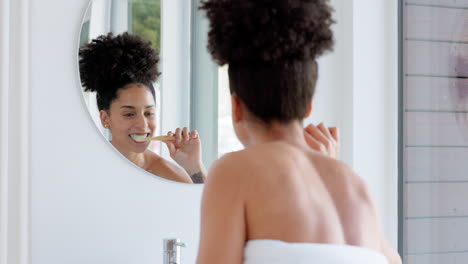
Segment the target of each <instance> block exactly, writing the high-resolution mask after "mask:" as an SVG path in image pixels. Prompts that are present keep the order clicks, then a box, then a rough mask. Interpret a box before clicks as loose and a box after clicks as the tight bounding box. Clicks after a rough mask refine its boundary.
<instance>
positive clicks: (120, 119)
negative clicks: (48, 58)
mask: <svg viewBox="0 0 468 264" xmlns="http://www.w3.org/2000/svg"><path fill="white" fill-rule="evenodd" d="M171 2H172V3H171ZM171 5H174V2H173V1H169V2H168V7H167V8H169V9H170V10H173V11H172V12H180V8H177V7H176V6H172V7H171ZM186 10H187V11H190V8H188V9H187V8H186ZM161 14H162V10H161V0H93V1H91V2H90V4H89V7H88V9H87V11H86V13H85V15H84V18H83V22H82V28H81V33H80V47H79V51H78V52H79V70H80V72H79V74H80V80H81V85H82V87H81V88H82V91H83V98H84V101H85V104H86V106H87V108H88V110H89V113H90V115H91V117H92V119H93V121H94V123H95V124H96V126H97V128H98V129H99V131H100V132H101V134H102V135H103V136H104V137H105V139H106V140H107V141H108V142H109V143H110V145H111V146H112V147H113V148H114V149H115V150H116V151H118V152H119V153H120V154H122V155H123V156H124V157H125V158H126V159H128V160H129V161H130V162H132V163H133V164H135V165H136V166H138V167H139V168H142V169H144V170H145V171H147V172H149V173H152V174H154V175H156V176H159V177H162V178H165V179H169V180H174V181H178V182H184V183H203V182H204V180H205V175H206V169H205V165H204V162H203V161H202V160H203V158H202V156H201V155H202V154H201V149H202V143H201V142H203V141H202V140H201V139H202V138H203V136H201V135H200V134H199V133H198V131H197V130H196V129H189V128H188V127H190V119H188V118H185V119H184V118H183V117H182V118H181V116H184V115H185V116H190V107H188V106H189V105H190V93H189V94H188V95H187V93H185V92H183V89H181V88H180V87H186V88H190V80H185V81H184V80H183V78H184V77H185V78H186V79H189V78H190V76H183V75H182V76H179V77H176V78H182V79H178V80H176V81H175V82H173V83H176V85H170V84H171V82H169V81H167V82H162V81H161V80H162V79H163V78H165V77H166V75H167V80H170V79H171V78H173V79H175V78H174V77H173V76H174V70H173V69H175V70H176V71H177V69H179V68H180V69H181V71H182V72H183V71H186V72H190V71H187V70H186V69H185V68H184V67H183V62H180V63H176V62H177V61H180V57H181V56H180V55H179V54H175V55H174V56H175V57H176V56H178V57H179V58H171V57H170V54H171V52H168V53H167V54H164V55H163V54H161V46H162V43H163V42H162V41H161V39H162V34H161ZM178 15H179V17H180V19H181V20H182V21H184V20H186V19H185V18H184V16H183V14H180V13H179V14H178ZM188 22H189V25H190V21H188ZM173 24H174V25H176V26H175V27H174V29H175V30H179V29H180V28H181V26H180V25H179V24H178V23H173ZM168 26H170V24H169V25H168ZM188 29H189V30H188V33H190V28H188ZM179 31H180V30H179ZM167 34H170V32H169V31H168V32H167ZM176 35H177V34H176ZM179 35H180V34H179ZM183 44H184V43H181V41H177V43H174V45H175V46H177V47H178V48H179V50H185V52H186V53H189V49H190V46H188V47H187V46H184V45H183ZM189 45H190V44H189ZM168 47H169V46H168ZM169 48H171V47H169ZM168 50H169V49H168ZM172 54H174V52H173V51H172ZM189 54H190V53H189ZM166 55H167V56H166ZM182 57H183V56H182ZM164 60H166V61H167V62H168V64H169V63H170V65H169V66H168V67H167V74H166V75H165V69H163V68H164V67H162V64H163V63H162V61H164ZM189 70H190V69H189ZM177 82H178V83H177ZM166 83H167V84H168V85H167V87H165V84H166ZM180 83H185V84H188V85H178V84H180ZM170 86H172V87H170ZM181 91H182V92H181ZM177 98H179V99H180V100H179V101H177ZM187 98H188V100H187ZM163 104H164V105H165V107H162V105H163ZM180 109H188V110H184V111H180ZM180 112H183V113H184V114H180ZM162 120H165V122H166V123H165V124H166V125H165V126H164V125H163V124H162V123H164V121H162ZM174 120H177V121H178V122H175V121H174ZM169 125H170V126H171V127H169ZM211 141H213V139H211ZM207 142H209V140H207ZM205 163H206V162H205Z"/></svg>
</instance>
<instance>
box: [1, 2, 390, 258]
mask: <svg viewBox="0 0 468 264" xmlns="http://www.w3.org/2000/svg"><path fill="white" fill-rule="evenodd" d="M167 1H170V2H172V4H171V5H172V6H179V7H180V6H181V5H182V4H183V0H178V1H177V3H174V1H173V0H165V2H167ZM391 2H395V1H386V0H354V1H351V0H334V1H332V3H333V4H334V6H335V7H336V10H337V20H338V23H339V24H338V25H336V37H337V46H336V49H335V53H333V54H330V55H328V56H326V57H324V58H323V59H322V60H321V61H320V67H321V68H320V75H321V79H320V83H319V87H318V91H317V96H316V98H315V110H314V114H313V117H312V120H313V121H325V122H327V123H328V124H332V125H338V126H340V127H341V128H342V132H343V154H342V157H343V160H344V161H346V162H347V163H349V164H350V165H352V166H353V167H354V168H355V170H356V171H357V172H358V173H359V174H360V175H361V176H362V177H363V178H364V179H365V180H366V182H367V183H368V184H369V187H370V189H371V191H372V193H373V194H374V196H375V197H376V201H377V205H378V207H379V208H380V211H381V212H382V215H383V217H384V219H383V220H384V221H383V222H384V224H385V230H386V232H387V234H388V235H389V236H390V237H391V238H392V241H393V243H394V244H395V245H396V235H397V232H396V231H397V229H396V225H397V218H396V212H397V210H396V207H397V199H396V198H397V193H396V192H397V184H396V183H397V166H396V155H397V153H396V150H397V141H396V139H397V129H396V128H397V122H396V120H397V108H396V107H397V85H396V84H397V82H396V80H397V79H396V72H397V71H396V63H397V61H396V60H397V52H396V47H397V39H396V38H397V35H396V30H397V25H396V21H397V13H396V3H391ZM9 5H11V12H5V10H2V9H0V11H2V13H1V14H2V19H3V20H8V18H9V19H10V24H9V23H2V24H1V25H0V33H1V34H0V35H1V37H2V39H1V41H0V43H1V46H0V56H2V57H1V61H0V74H1V75H0V77H5V76H11V78H6V79H3V78H2V79H1V80H0V81H1V82H0V85H1V91H2V93H1V96H2V97H1V98H0V99H1V102H2V103H3V104H2V107H3V108H2V115H1V116H0V117H1V120H0V121H1V124H2V127H1V132H2V133H1V137H0V140H1V141H0V151H1V152H0V154H1V158H2V163H1V164H2V166H8V169H5V168H3V167H2V168H1V170H0V190H1V191H2V192H1V193H0V199H1V203H0V206H2V207H1V208H0V212H1V213H2V215H1V216H0V231H4V230H8V234H7V235H5V233H2V234H0V236H1V240H0V263H1V264H6V263H8V264H16V263H25V264H26V263H33V264H46V263H47V264H55V263H57V264H62V263H67V264H68V263H71V264H73V263H100V264H101V263H139V264H144V263H148V264H149V263H161V260H162V243H161V242H162V239H163V238H168V237H180V238H182V239H183V240H184V241H185V242H187V243H188V248H187V249H183V261H184V263H193V261H194V259H195V255H196V249H197V242H198V231H199V230H198V226H199V206H200V204H199V199H200V193H201V190H202V186H193V185H184V184H178V183H174V182H170V181H166V180H163V179H160V178H158V177H155V176H152V175H150V174H148V173H146V172H144V171H142V170H141V169H139V168H136V167H135V166H134V165H132V164H130V163H129V162H127V161H126V160H125V159H124V158H123V157H122V156H121V155H120V154H118V153H117V152H116V151H114V150H113V149H112V148H111V147H110V145H109V143H107V142H106V141H105V140H104V138H103V137H102V136H101V135H100V134H99V132H98V130H97V128H96V127H95V125H94V123H93V121H92V119H91V117H90V116H89V115H88V112H87V109H86V107H85V104H84V102H83V99H82V96H81V94H80V93H81V91H80V86H79V80H78V64H77V49H78V38H79V30H80V26H81V25H80V22H81V18H82V15H83V14H84V12H85V9H86V7H87V0H75V1H63V0H49V1H40V0H2V1H1V2H0V8H4V7H5V6H9ZM166 7H167V6H166ZM163 8H164V7H163ZM5 13H6V14H9V16H4V15H5ZM18 21H19V22H20V23H19V22H18ZM179 22H180V23H185V22H184V21H179ZM179 22H178V23H179ZM171 33H174V32H171ZM163 34H164V33H163ZM174 38H177V36H175V37H174ZM6 39H7V40H8V41H7V40H6ZM10 42H11V43H10ZM10 44H11V45H10ZM164 45H166V47H167V45H170V43H166V44H165V43H163V49H164V48H165V47H164ZM181 45H182V44H181ZM6 54H11V55H10V56H9V60H8V59H6V58H8V56H7V55H6ZM29 55H30V56H29ZM177 63H180V61H179V62H177ZM173 66H174V65H173ZM173 66H166V68H165V71H166V72H167V70H168V69H169V68H168V67H173ZM174 67H175V66H174ZM9 71H11V75H10V74H8V72H9ZM178 77H179V76H175V75H172V77H165V78H178ZM164 81H166V83H167V79H166V80H163V83H164ZM172 82H173V83H174V85H185V84H183V82H184V81H183V80H176V79H174V80H172ZM186 82H188V80H186ZM6 94H9V99H11V100H10V104H9V105H8V106H7V107H5V102H6V101H7V100H5V97H4V96H5V95H6ZM20 98H21V100H20ZM29 102H30V103H31V104H30V105H29ZM163 107H164V106H163ZM5 109H7V110H5ZM4 111H7V113H6V114H5V112H4ZM163 122H164V121H163ZM5 124H8V128H6V127H5ZM7 144H8V145H7ZM5 146H7V147H5ZM5 157H8V160H7V162H5ZM5 192H8V193H7V194H5ZM7 198H9V200H8V201H6V199H7ZM5 236H6V237H7V239H5ZM4 252H7V253H8V255H7V257H5V256H6V255H5V254H4Z"/></svg>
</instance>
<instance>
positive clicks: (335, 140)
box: [304, 123, 341, 159]
mask: <svg viewBox="0 0 468 264" xmlns="http://www.w3.org/2000/svg"><path fill="white" fill-rule="evenodd" d="M304 137H305V140H306V142H307V144H308V145H309V147H311V148H312V149H315V150H317V151H319V152H320V153H322V154H324V155H327V156H329V157H332V158H335V159H338V157H339V154H340V147H341V144H340V131H339V129H338V128H336V127H330V128H328V127H327V126H326V125H325V124H324V123H320V124H319V125H318V126H314V125H312V124H310V125H308V126H306V127H305V128H304Z"/></svg>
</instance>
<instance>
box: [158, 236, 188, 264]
mask: <svg viewBox="0 0 468 264" xmlns="http://www.w3.org/2000/svg"><path fill="white" fill-rule="evenodd" d="M185 246H186V244H185V243H183V242H181V241H180V239H179V238H171V239H164V257H163V261H164V262H163V264H180V248H181V247H185Z"/></svg>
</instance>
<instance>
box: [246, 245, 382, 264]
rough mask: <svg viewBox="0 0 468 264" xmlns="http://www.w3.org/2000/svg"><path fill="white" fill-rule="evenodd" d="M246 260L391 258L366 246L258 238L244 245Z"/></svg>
mask: <svg viewBox="0 0 468 264" xmlns="http://www.w3.org/2000/svg"><path fill="white" fill-rule="evenodd" d="M244 264H388V261H387V258H386V257H385V256H384V255H382V254H381V253H379V252H377V251H374V250H371V249H368V248H363V247H356V246H350V245H335V244H314V243H290V242H284V241H281V240H269V239H258V240H257V239H256V240H250V241H248V242H247V244H246V246H245V250H244Z"/></svg>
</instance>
